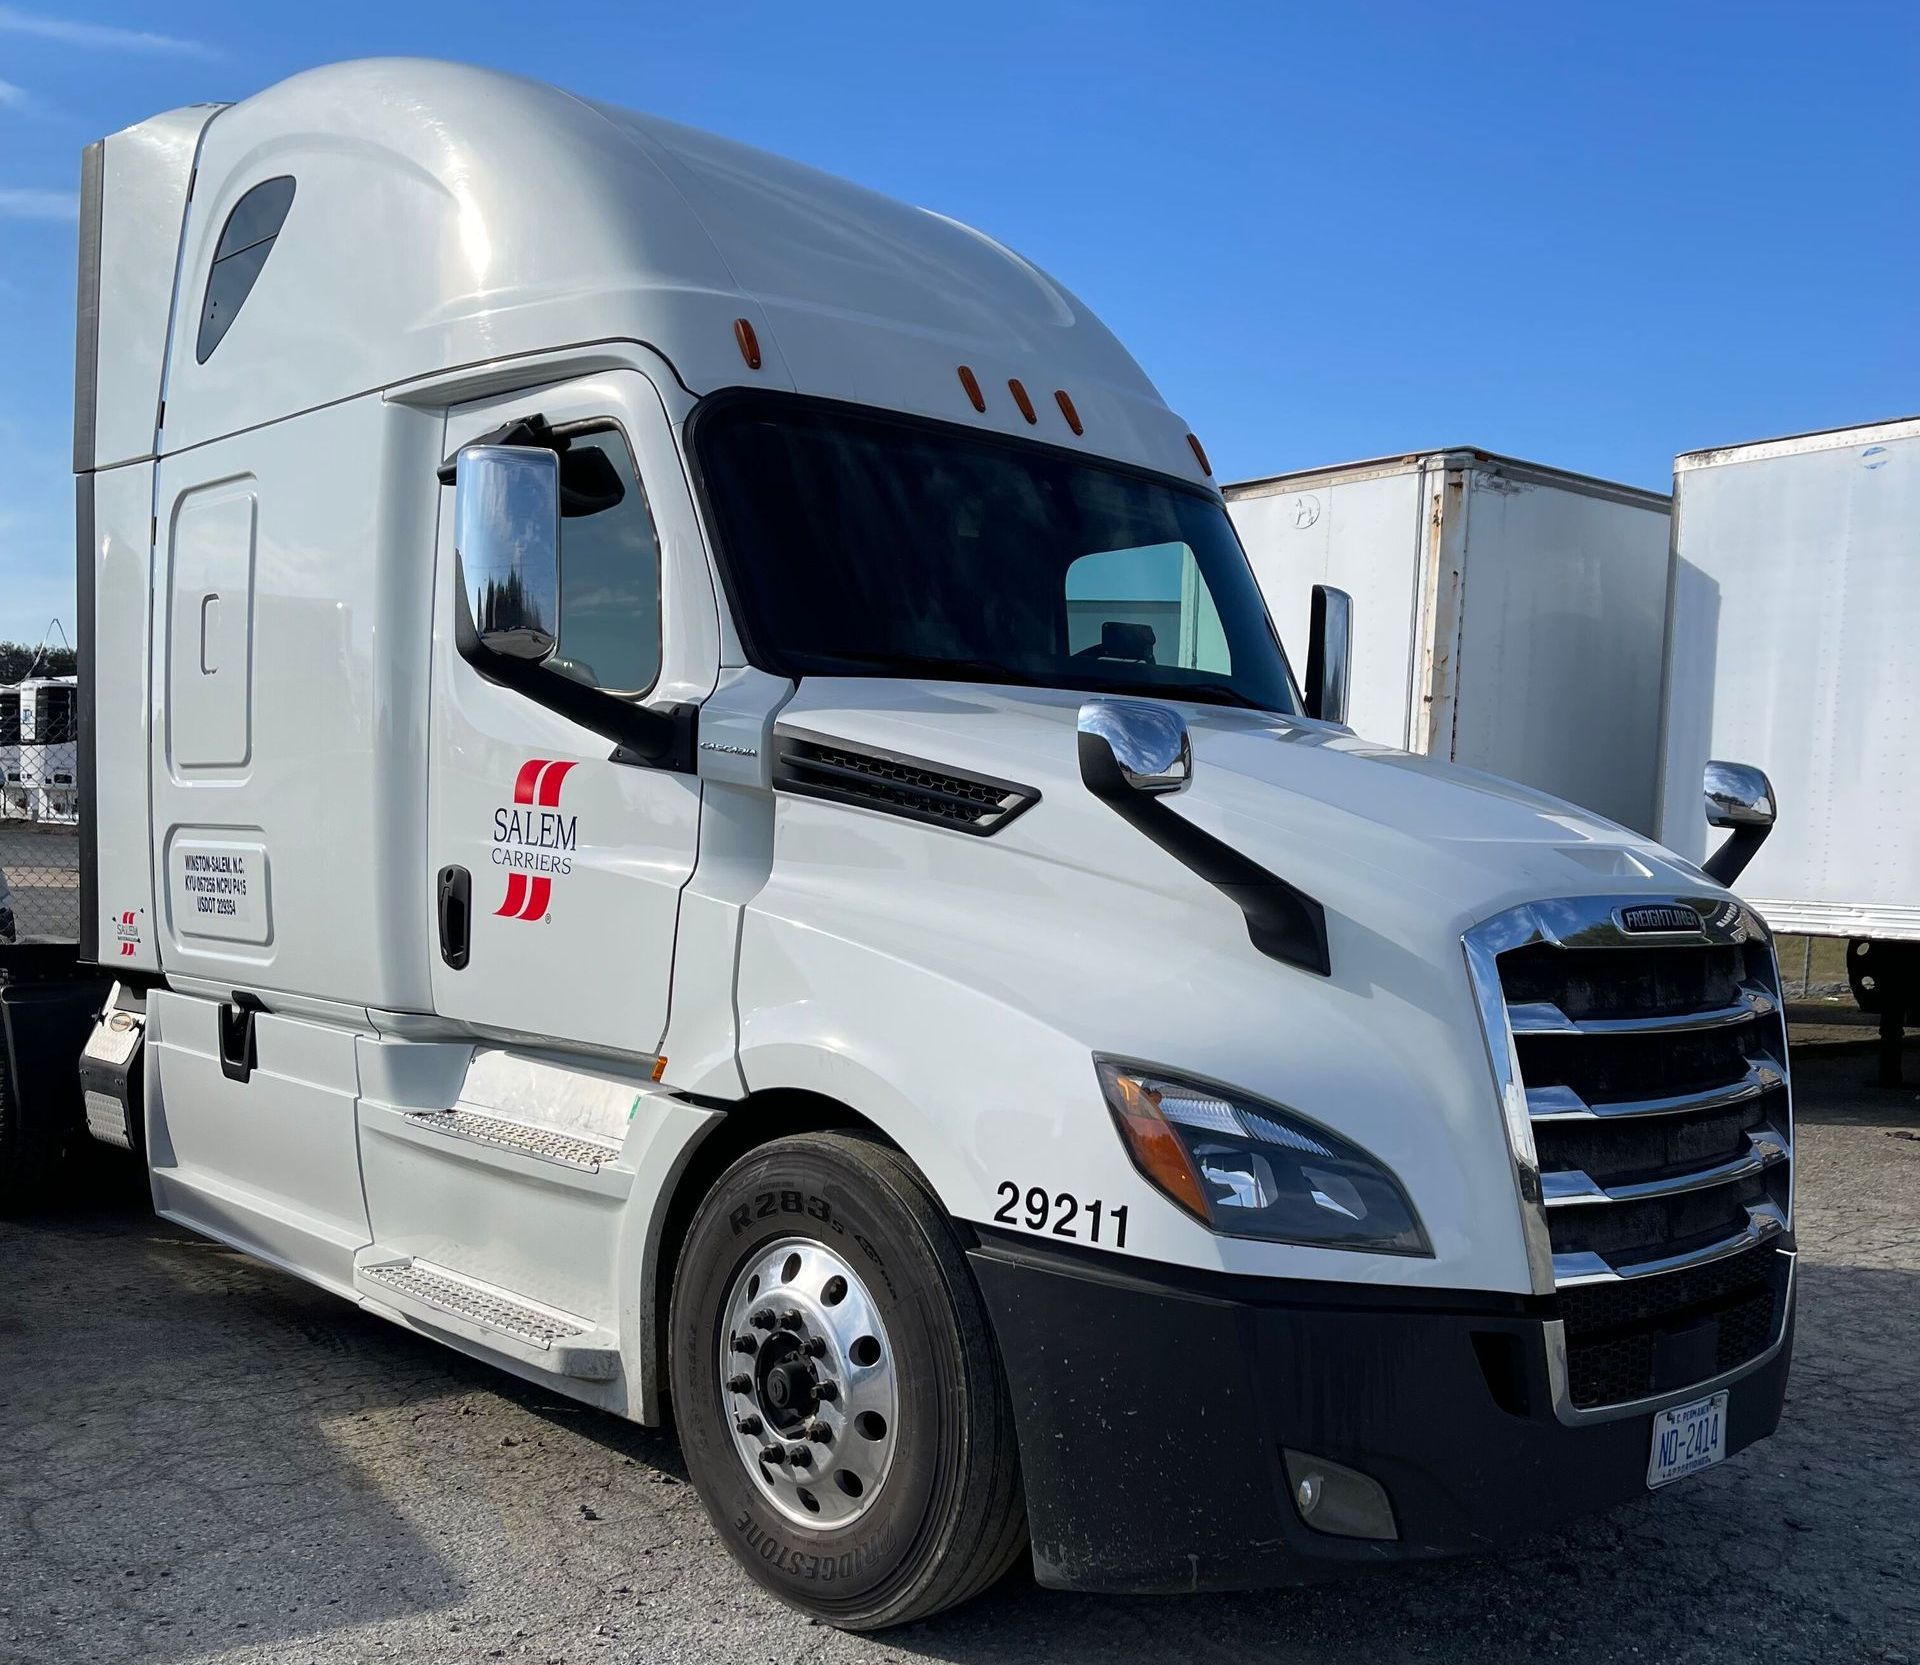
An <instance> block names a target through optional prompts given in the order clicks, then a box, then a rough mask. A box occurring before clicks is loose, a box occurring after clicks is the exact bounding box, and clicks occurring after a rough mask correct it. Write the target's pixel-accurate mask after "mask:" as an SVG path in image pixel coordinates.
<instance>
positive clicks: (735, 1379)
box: [727, 1374, 753, 1393]
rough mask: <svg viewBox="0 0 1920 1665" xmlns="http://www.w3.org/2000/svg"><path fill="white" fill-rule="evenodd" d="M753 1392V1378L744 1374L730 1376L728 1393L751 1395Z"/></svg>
mask: <svg viewBox="0 0 1920 1665" xmlns="http://www.w3.org/2000/svg"><path fill="white" fill-rule="evenodd" d="M752 1391H753V1378H752V1377H751V1376H748V1375H745V1374H742V1375H739V1376H729V1377H728V1378H727V1392H729V1393H751V1392H752Z"/></svg>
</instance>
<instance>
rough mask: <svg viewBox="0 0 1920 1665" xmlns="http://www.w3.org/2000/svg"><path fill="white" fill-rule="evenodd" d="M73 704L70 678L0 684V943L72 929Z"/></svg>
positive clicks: (75, 879) (76, 873) (76, 851)
mask: <svg viewBox="0 0 1920 1665" xmlns="http://www.w3.org/2000/svg"><path fill="white" fill-rule="evenodd" d="M74 702H75V689H74V683H73V679H72V678H71V677H52V678H46V679H43V680H39V681H31V682H22V683H18V684H16V685H15V686H13V687H10V688H0V943H6V942H15V941H18V942H72V941H73V940H74V939H75V938H76V937H78V935H79V934H80V788H79V779H80V771H79V757H78V751H79V748H78V747H77V745H76V744H75V741H76V738H77V729H76V724H75V715H74Z"/></svg>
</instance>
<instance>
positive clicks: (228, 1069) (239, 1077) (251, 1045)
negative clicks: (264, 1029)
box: [219, 993, 263, 1087]
mask: <svg viewBox="0 0 1920 1665" xmlns="http://www.w3.org/2000/svg"><path fill="white" fill-rule="evenodd" d="M262 1009H263V1008H262V1007H261V1005H260V1002H259V1000H258V999H257V998H256V997H255V996H253V995H250V994H239V993H236V994H235V995H234V997H233V999H232V1000H230V1001H229V1002H228V1003H227V1004H226V1005H224V1006H222V1007H221V1008H220V1017H219V1027H220V1073H221V1074H222V1075H224V1076H225V1077H226V1078H227V1079H228V1080H229V1081H237V1082H239V1083H240V1085H241V1086H243V1087H244V1086H245V1085H246V1084H247V1083H248V1082H249V1081H251V1080H252V1079H253V1072H254V1070H255V1069H257V1068H258V1067H259V1064H260V1048H259V1044H258V1042H257V1040H256V1039H255V1037H254V1032H253V1019H254V1014H255V1013H256V1012H259V1011H261V1010H262Z"/></svg>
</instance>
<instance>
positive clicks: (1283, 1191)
mask: <svg viewBox="0 0 1920 1665" xmlns="http://www.w3.org/2000/svg"><path fill="white" fill-rule="evenodd" d="M1095 1065H1096V1067H1097V1068H1098V1070H1099V1072H1100V1086H1101V1089H1102V1090H1103V1091H1104V1092H1105V1094H1106V1097H1107V1107H1108V1109H1110V1110H1111V1111H1112V1112H1113V1120H1114V1124H1115V1125H1116V1126H1117V1127H1118V1128H1119V1129H1120V1137H1121V1138H1122V1139H1123V1140H1124V1141H1125V1143H1126V1147H1127V1150H1128V1152H1129V1154H1131V1155H1132V1157H1133V1162H1134V1166H1135V1167H1137V1168H1138V1169H1139V1170H1140V1172H1141V1173H1142V1174H1143V1175H1145V1176H1146V1178H1147V1179H1148V1180H1150V1181H1151V1182H1152V1183H1153V1185H1154V1186H1155V1187H1156V1188H1157V1189H1158V1190H1160V1191H1163V1192H1165V1193H1166V1195H1167V1196H1169V1197H1171V1198H1172V1199H1173V1201H1175V1202H1176V1203H1178V1204H1179V1205H1180V1206H1181V1207H1182V1208H1184V1209H1185V1210H1186V1211H1187V1212H1188V1213H1189V1214H1191V1215H1192V1216H1193V1217H1194V1218H1195V1219H1196V1220H1198V1221H1200V1222H1201V1224H1203V1225H1205V1226H1209V1227H1211V1228H1212V1229H1213V1230H1214V1231H1217V1232H1221V1233H1223V1234H1225V1235H1226V1236H1229V1237H1263V1238H1267V1239H1270V1240H1272V1241H1274V1242H1279V1243H1309V1244H1313V1245H1315V1246H1317V1247H1319V1248H1325V1249H1368V1250H1372V1251H1373V1252H1375V1253H1377V1254H1396V1255H1431V1254H1432V1253H1433V1248H1432V1245H1431V1244H1429V1243H1428V1241H1427V1234H1426V1232H1425V1231H1424V1230H1422V1229H1421V1226H1420V1221H1419V1219H1418V1217H1417V1216H1416V1215H1415V1214H1414V1212H1413V1204H1412V1203H1410V1202H1409V1201H1408V1200H1407V1194H1406V1192H1404V1191H1403V1190H1401V1189H1400V1182H1399V1181H1398V1180H1396V1179H1395V1178H1394V1177H1393V1175H1392V1174H1391V1173H1389V1172H1388V1171H1387V1170H1386V1168H1384V1167H1383V1166H1382V1165H1381V1164H1380V1163H1379V1162H1377V1161H1376V1160H1375V1159H1374V1158H1373V1157H1371V1156H1369V1155H1368V1154H1367V1153H1366V1152H1365V1151H1363V1150H1361V1149H1360V1148H1359V1146H1357V1145H1353V1144H1349V1143H1348V1142H1347V1141H1346V1140H1345V1139H1342V1138H1340V1137H1338V1136H1337V1135H1336V1134H1332V1133H1329V1132H1328V1131H1327V1130H1326V1129H1325V1128H1324V1127H1321V1126H1319V1125H1317V1124H1316V1123H1313V1122H1310V1121H1307V1120H1306V1119H1305V1118H1304V1117H1302V1116H1297V1115H1295V1114H1294V1113H1293V1112H1292V1111H1290V1110H1283V1109H1281V1108H1280V1106H1278V1105H1277V1104H1268V1103H1266V1102H1265V1101H1264V1100H1261V1099H1257V1098H1254V1097H1252V1096H1251V1095H1249V1094H1246V1093H1241V1092H1235V1091H1234V1090H1232V1089H1231V1088H1227V1087H1220V1086H1215V1085H1212V1084H1210V1083H1208V1082H1203V1081H1191V1080H1182V1079H1181V1078H1180V1077H1178V1076H1174V1075H1166V1074H1162V1073H1161V1072H1160V1071H1158V1070H1152V1069H1147V1068H1145V1067H1143V1066H1139V1065H1134V1064H1122V1063H1117V1062H1115V1061H1113V1060H1111V1059H1104V1058H1102V1059H1096V1060H1095Z"/></svg>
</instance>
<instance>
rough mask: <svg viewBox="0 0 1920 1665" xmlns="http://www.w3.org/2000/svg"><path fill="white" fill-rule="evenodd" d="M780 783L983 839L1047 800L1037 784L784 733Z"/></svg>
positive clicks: (779, 745) (779, 744)
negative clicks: (1022, 812) (1019, 782)
mask: <svg viewBox="0 0 1920 1665" xmlns="http://www.w3.org/2000/svg"><path fill="white" fill-rule="evenodd" d="M773 783H774V785H775V786H777V787H778V788H780V790H781V791H783V792H798V793H800V794H802V795H803V796H805V797H809V798H825V799H827V800H829V801H830V802H832V803H836V804H853V805H855V806H857V807H859V808H861V809H877V810H879V811H881V812H882V813H883V814H887V815H903V816H905V817H906V818H907V819H908V820H909V821H931V822H934V823H936V824H938V825H940V826H943V827H952V828H954V829H955V830H957V831H959V832H966V833H978V834H980V835H982V836H983V837H984V836H985V835H987V834H989V833H996V832H998V831H999V830H1000V829H1001V828H1002V827H1004V826H1005V825H1006V824H1007V823H1008V822H1009V821H1011V820H1012V819H1013V818H1014V817H1015V816H1016V815H1018V814H1020V813H1021V811H1023V810H1027V809H1031V808H1032V807H1033V806H1034V805H1035V804H1037V803H1038V802H1039V801H1040V794H1039V793H1038V792H1037V791H1036V790H1035V789H1034V788H1033V787H1031V786H1021V785H1019V784H1017V783H1016V782H1014V781H1008V780H995V779H994V778H993V777H992V776H990V775H963V774H961V773H960V772H959V771H958V770H955V769H951V768H949V767H947V766H946V765H945V764H942V763H931V762H929V761H928V760H927V759H925V758H921V757H903V756H901V755H900V754H899V753H898V752H883V751H877V750H875V749H873V748H872V747H868V746H851V745H849V744H847V742H845V741H844V740H834V739H830V738H828V737H827V736H826V735H818V734H801V733H796V732H793V731H790V730H782V731H781V732H780V733H779V734H778V735H777V736H776V749H775V759H774V767H773Z"/></svg>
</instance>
